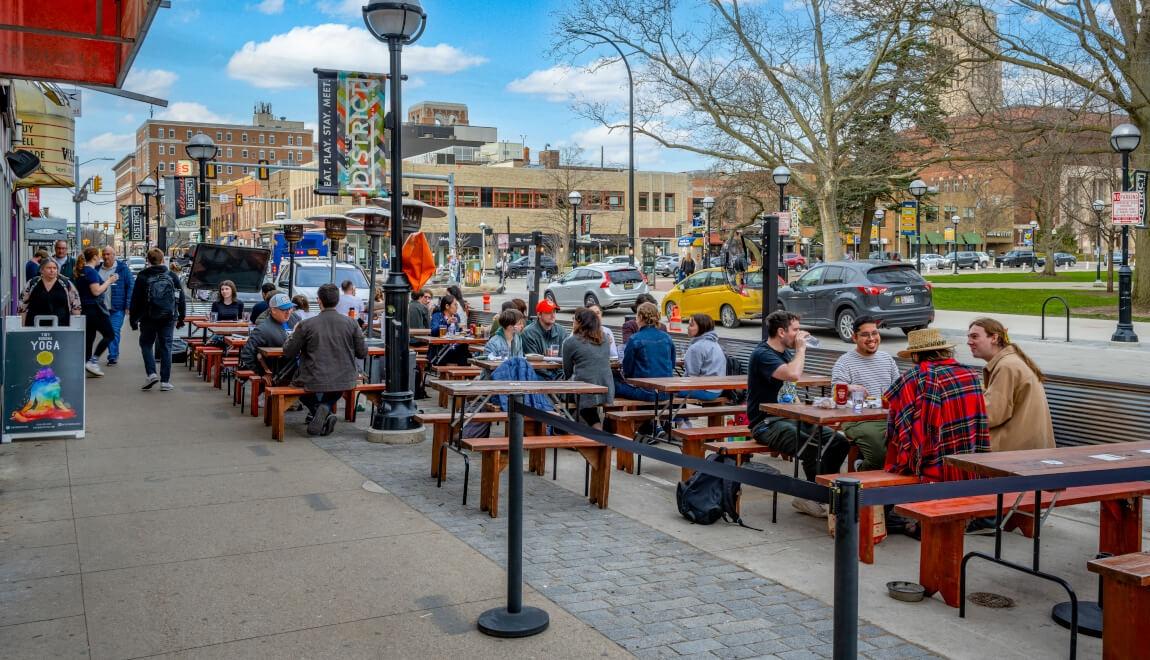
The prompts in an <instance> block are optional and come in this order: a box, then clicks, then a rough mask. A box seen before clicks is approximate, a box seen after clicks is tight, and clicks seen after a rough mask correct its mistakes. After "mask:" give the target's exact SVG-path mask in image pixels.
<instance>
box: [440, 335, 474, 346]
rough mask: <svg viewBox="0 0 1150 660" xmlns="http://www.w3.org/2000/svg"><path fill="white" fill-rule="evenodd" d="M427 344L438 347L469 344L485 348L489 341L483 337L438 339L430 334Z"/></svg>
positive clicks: (457, 336) (454, 336)
mask: <svg viewBox="0 0 1150 660" xmlns="http://www.w3.org/2000/svg"><path fill="white" fill-rule="evenodd" d="M427 343H429V344H436V345H450V344H468V345H470V346H483V345H484V344H486V343H487V339H485V338H483V337H472V336H471V335H444V336H442V337H436V336H433V335H431V334H428V335H427Z"/></svg>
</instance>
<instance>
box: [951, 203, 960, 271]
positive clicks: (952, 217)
mask: <svg viewBox="0 0 1150 660" xmlns="http://www.w3.org/2000/svg"><path fill="white" fill-rule="evenodd" d="M958 221H959V217H958V216H957V215H952V216H950V223H951V224H952V225H954V274H955V275H958Z"/></svg>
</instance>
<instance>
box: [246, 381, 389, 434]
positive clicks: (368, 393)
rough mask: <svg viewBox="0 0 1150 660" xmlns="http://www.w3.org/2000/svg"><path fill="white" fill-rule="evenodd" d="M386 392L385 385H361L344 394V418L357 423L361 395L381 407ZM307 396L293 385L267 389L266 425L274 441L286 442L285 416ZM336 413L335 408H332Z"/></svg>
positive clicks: (305, 392) (304, 391) (275, 386)
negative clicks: (381, 397)
mask: <svg viewBox="0 0 1150 660" xmlns="http://www.w3.org/2000/svg"><path fill="white" fill-rule="evenodd" d="M385 390H386V385H385V384H384V383H360V384H359V385H356V386H355V387H354V388H352V389H350V390H346V391H344V392H343V402H344V411H343V418H344V420H346V421H348V422H354V421H355V406H356V400H357V399H358V398H359V395H361V394H362V395H364V396H365V397H366V398H368V399H369V400H370V401H371V402H372V405H379V399H380V396H381V395H382V393H383V392H384V391H385ZM304 394H307V390H305V389H304V388H302V387H295V386H291V385H273V386H270V387H268V388H266V390H265V393H264V397H265V399H266V402H265V405H264V425H265V426H270V427H271V429H272V440H278V441H279V442H283V441H284V425H285V422H284V415H285V414H286V413H287V409H288V408H290V407H291V405H292V404H293V403H295V402H296V401H299V398H300V397H301V396H303V395H304ZM332 412H335V406H333V407H332Z"/></svg>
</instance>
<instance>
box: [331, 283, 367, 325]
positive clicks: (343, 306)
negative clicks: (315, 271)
mask: <svg viewBox="0 0 1150 660" xmlns="http://www.w3.org/2000/svg"><path fill="white" fill-rule="evenodd" d="M339 290H340V291H341V292H342V293H340V294H339V304H338V305H336V307H335V311H337V312H339V313H340V314H343V315H344V316H351V317H352V318H359V316H360V315H361V312H363V309H364V304H363V301H362V300H360V299H359V296H357V295H356V290H355V282H352V281H351V280H344V281H343V282H342V283H340V285H339ZM352 310H355V315H354V316H352V313H351V312H352Z"/></svg>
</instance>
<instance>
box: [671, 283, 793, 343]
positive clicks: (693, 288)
mask: <svg viewBox="0 0 1150 660" xmlns="http://www.w3.org/2000/svg"><path fill="white" fill-rule="evenodd" d="M743 284H744V286H743V288H742V289H737V288H735V287H734V286H732V285H731V283H730V282H729V281H728V280H727V273H726V271H724V270H723V269H722V268H707V269H704V270H697V271H695V274H694V275H691V276H690V277H688V278H686V279H685V280H683V281H682V282H679V283H678V284H676V285H675V287H674V288H672V289H671V290H670V291H668V292H667V295H665V296H663V311H664V313H665V314H666V316H667V317H670V316H671V313H672V312H673V311H674V310H675V308H676V307H678V308H679V314H680V316H681V317H682V318H684V319H685V318H687V317H688V316H690V315H691V314H699V313H703V314H708V315H710V317H711V318H713V319H715V320H716V321H718V322H719V323H722V324H723V327H724V328H735V327H738V326H739V324H740V323H741V322H742V321H743V320H745V319H758V318H762V316H763V272H762V271H759V270H757V271H751V272H748V273H744V274H743ZM784 285H785V282H783V281H782V278H781V277H780V278H779V290H780V291H782V287H783V286H784Z"/></svg>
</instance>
